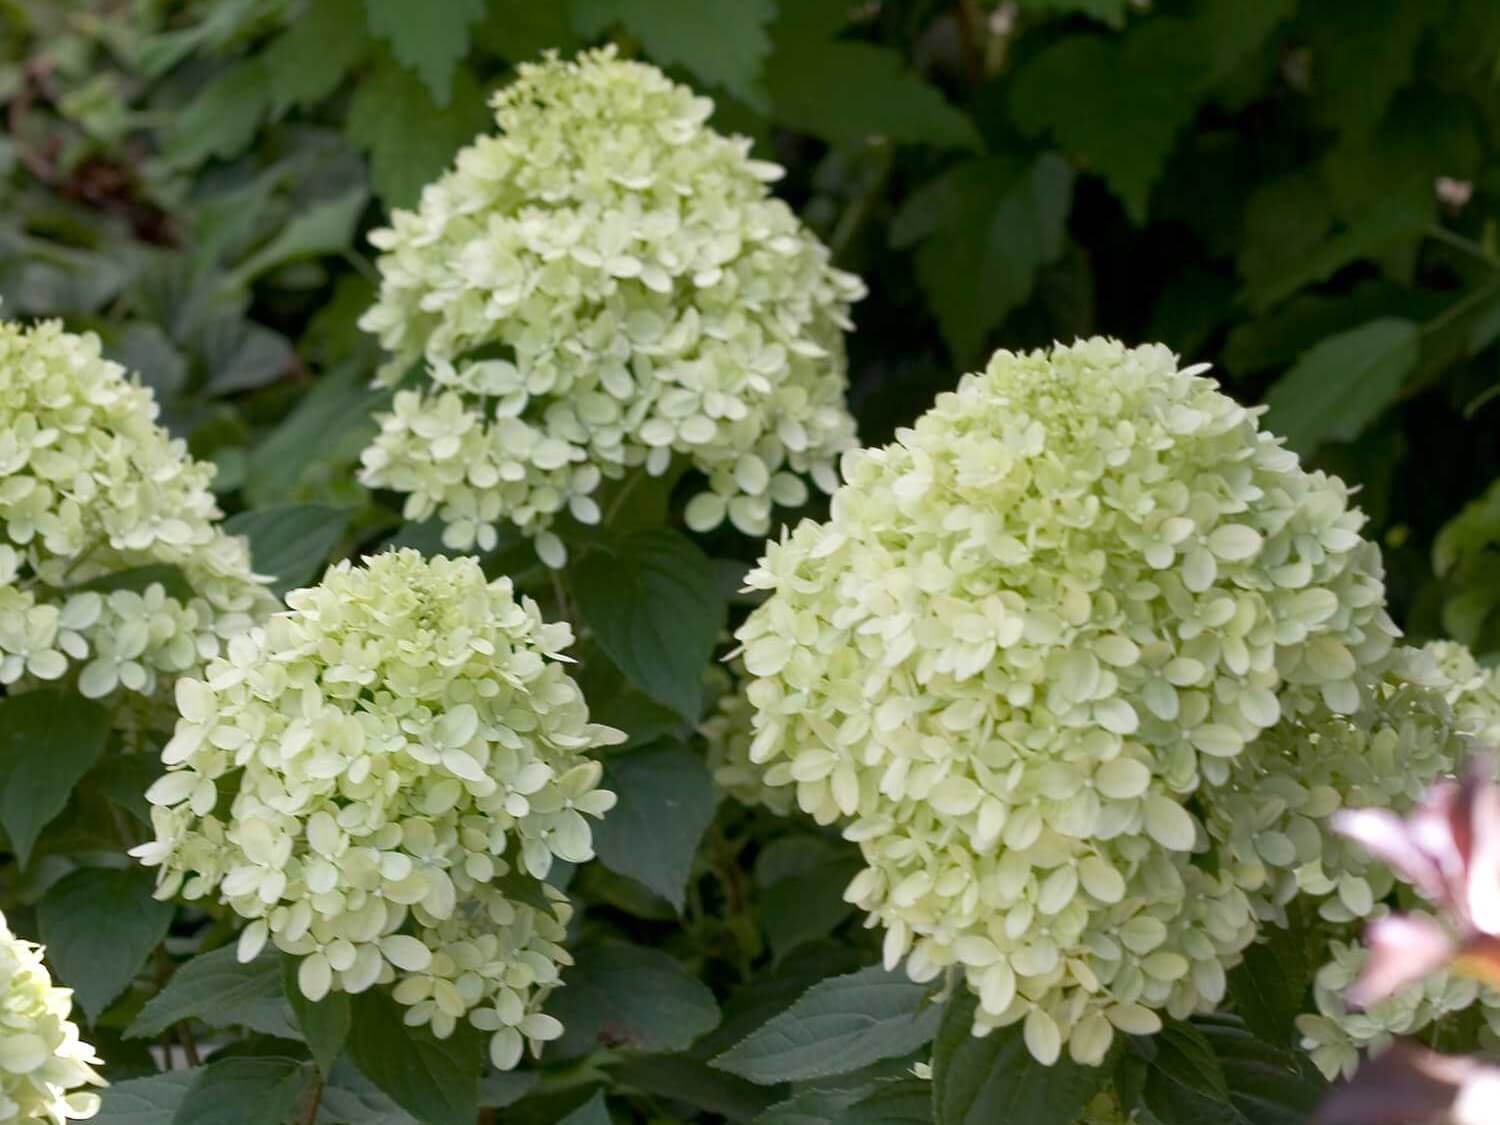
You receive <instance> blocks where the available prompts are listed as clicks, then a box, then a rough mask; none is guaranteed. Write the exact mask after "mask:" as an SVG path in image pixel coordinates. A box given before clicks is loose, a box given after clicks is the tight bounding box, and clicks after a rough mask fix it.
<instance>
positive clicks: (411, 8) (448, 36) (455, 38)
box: [365, 0, 484, 106]
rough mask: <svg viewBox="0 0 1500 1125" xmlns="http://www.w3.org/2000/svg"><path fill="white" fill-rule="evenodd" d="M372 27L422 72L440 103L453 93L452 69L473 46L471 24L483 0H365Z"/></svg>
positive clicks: (481, 6)
mask: <svg viewBox="0 0 1500 1125" xmlns="http://www.w3.org/2000/svg"><path fill="white" fill-rule="evenodd" d="M365 11H366V13H367V15H368V18H369V22H370V30H371V31H372V32H374V33H375V34H376V35H378V36H380V37H381V38H382V39H385V40H386V41H387V42H389V43H390V45H391V50H392V52H393V53H394V54H395V56H396V58H398V59H400V60H401V62H403V63H404V64H406V65H407V66H409V67H411V68H412V69H413V70H415V71H416V72H417V73H418V74H420V75H421V76H422V81H423V82H424V83H426V85H427V88H428V89H429V90H430V91H432V97H433V100H434V101H435V102H437V104H438V105H440V106H445V105H447V104H448V101H449V98H450V97H451V96H452V93H453V70H454V67H456V66H457V65H458V62H459V60H460V59H462V58H463V57H464V55H465V54H467V53H468V50H469V28H470V25H472V24H473V23H475V22H476V21H477V20H478V19H479V18H480V17H481V16H482V15H484V0H442V3H439V4H425V5H416V4H411V3H408V2H407V0H365Z"/></svg>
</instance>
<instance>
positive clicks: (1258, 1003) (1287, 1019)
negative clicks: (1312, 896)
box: [1229, 910, 1320, 1047]
mask: <svg viewBox="0 0 1500 1125" xmlns="http://www.w3.org/2000/svg"><path fill="white" fill-rule="evenodd" d="M1290 921H1291V922H1292V923H1293V924H1292V926H1291V928H1290V929H1282V928H1281V927H1279V926H1270V925H1265V926H1262V927H1261V930H1260V940H1259V941H1258V942H1256V944H1254V945H1252V946H1251V947H1250V948H1249V949H1247V950H1245V956H1244V960H1243V961H1242V962H1241V963H1240V964H1239V965H1238V966H1237V967H1236V968H1234V969H1233V970H1231V972H1230V973H1229V995H1230V997H1231V998H1232V999H1233V1001H1234V1010H1235V1012H1236V1013H1237V1014H1238V1015H1239V1017H1240V1018H1241V1019H1242V1020H1244V1021H1245V1026H1246V1027H1247V1028H1249V1029H1250V1031H1252V1032H1253V1033H1254V1034H1255V1035H1257V1036H1258V1037H1259V1038H1261V1039H1263V1040H1265V1041H1266V1042H1267V1043H1272V1044H1276V1045H1278V1046H1282V1047H1287V1046H1290V1045H1292V1044H1293V1043H1294V1042H1295V1041H1296V1027H1295V1024H1294V1023H1293V1021H1294V1020H1295V1019H1296V1018H1297V1016H1299V1015H1301V1014H1302V1013H1303V1012H1309V1011H1312V999H1311V995H1310V989H1311V987H1312V978H1313V974H1314V972H1315V971H1316V970H1317V968H1318V964H1317V957H1318V954H1319V951H1320V943H1319V942H1318V941H1317V940H1316V939H1317V935H1316V934H1315V933H1312V932H1310V931H1309V930H1308V929H1307V928H1306V927H1305V926H1304V925H1302V924H1300V923H1301V912H1300V911H1296V910H1294V911H1292V912H1291V918H1290Z"/></svg>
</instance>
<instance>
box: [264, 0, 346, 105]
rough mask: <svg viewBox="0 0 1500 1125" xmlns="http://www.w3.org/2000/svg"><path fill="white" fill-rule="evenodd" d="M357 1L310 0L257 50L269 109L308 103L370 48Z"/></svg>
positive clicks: (326, 92)
mask: <svg viewBox="0 0 1500 1125" xmlns="http://www.w3.org/2000/svg"><path fill="white" fill-rule="evenodd" d="M363 25H364V10H363V5H362V4H361V2H360V0H308V3H307V5H306V6H305V7H304V8H303V9H302V12H301V14H300V15H299V16H298V17H297V18H296V19H295V20H293V21H292V22H291V23H290V24H289V25H288V26H287V29H286V30H285V31H284V32H282V33H281V34H280V35H278V36H277V37H276V38H275V39H273V40H271V43H270V45H269V46H268V47H267V48H266V49H265V51H264V53H262V55H261V61H262V63H264V64H265V68H266V76H267V78H268V79H269V84H270V88H271V90H270V92H271V112H272V113H273V114H274V115H275V116H278V117H279V116H280V115H281V114H283V113H285V112H286V111H287V110H288V109H290V108H291V107H292V106H310V105H313V104H314V103H316V102H320V101H322V100H323V99H324V98H326V97H328V96H329V95H330V94H332V93H333V92H334V91H335V90H336V89H338V88H339V86H340V84H341V83H342V82H343V81H344V79H345V78H347V77H348V76H349V74H350V72H351V71H353V69H354V68H355V67H356V66H357V65H359V62H360V60H361V59H362V58H363V57H364V54H365V52H366V51H367V50H368V48H369V44H368V42H367V40H366V39H365V37H364V36H363V35H361V34H360V28H361V27H363Z"/></svg>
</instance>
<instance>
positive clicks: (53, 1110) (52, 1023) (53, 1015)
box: [0, 915, 105, 1125]
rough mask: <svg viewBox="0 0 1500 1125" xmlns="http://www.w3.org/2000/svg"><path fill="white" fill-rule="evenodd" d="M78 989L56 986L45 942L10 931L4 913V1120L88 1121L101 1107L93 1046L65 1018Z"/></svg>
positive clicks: (0, 933)
mask: <svg viewBox="0 0 1500 1125" xmlns="http://www.w3.org/2000/svg"><path fill="white" fill-rule="evenodd" d="M72 1011H73V993H72V990H70V989H66V988H55V987H53V984H52V977H51V975H50V974H49V973H48V972H47V966H46V965H45V964H43V963H42V947H41V946H39V945H36V944H34V943H33V942H29V941H22V940H21V939H20V938H18V937H16V936H15V935H14V934H13V933H11V932H10V926H9V925H8V924H7V923H6V921H5V916H4V915H0V1121H50V1122H52V1123H53V1125H63V1122H65V1121H83V1120H87V1119H88V1118H90V1117H93V1116H94V1115H95V1114H96V1113H98V1112H99V1104H100V1103H99V1095H98V1094H96V1093H94V1092H93V1091H91V1090H80V1089H79V1087H80V1086H103V1085H104V1084H105V1082H104V1079H103V1078H101V1077H100V1076H99V1074H98V1072H97V1071H95V1070H94V1066H96V1065H98V1064H99V1063H100V1062H101V1061H102V1060H100V1059H99V1058H98V1057H97V1056H96V1055H95V1054H94V1048H92V1047H90V1046H89V1045H88V1044H87V1043H85V1042H83V1040H82V1039H80V1038H79V1036H78V1028H77V1026H76V1025H75V1024H74V1023H73V1021H72V1020H71V1019H69V1018H68V1017H69V1016H70V1015H71V1014H72Z"/></svg>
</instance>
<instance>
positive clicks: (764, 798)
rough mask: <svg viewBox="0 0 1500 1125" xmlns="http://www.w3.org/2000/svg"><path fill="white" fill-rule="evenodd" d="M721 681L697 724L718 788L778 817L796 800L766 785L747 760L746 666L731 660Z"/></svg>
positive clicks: (751, 733) (750, 732) (785, 791)
mask: <svg viewBox="0 0 1500 1125" xmlns="http://www.w3.org/2000/svg"><path fill="white" fill-rule="evenodd" d="M724 679H725V682H724V683H723V684H721V686H722V687H723V691H722V692H721V693H720V695H719V698H718V700H717V701H716V702H715V703H714V708H713V710H712V712H710V713H709V715H708V717H707V718H705V719H704V720H703V721H702V722H701V723H700V724H699V725H698V733H699V734H701V735H703V739H704V741H705V742H706V743H707V744H708V768H709V770H710V771H711V772H712V773H713V777H714V784H715V785H716V786H718V788H719V791H720V792H722V793H724V794H726V795H727V796H729V797H731V798H733V799H734V800H736V801H738V802H739V803H740V804H742V805H748V806H751V807H754V806H756V805H761V806H763V807H765V808H767V809H769V810H770V811H771V812H773V813H776V814H777V815H778V816H786V815H788V814H789V813H790V812H791V811H792V809H793V808H794V806H795V804H796V802H795V801H794V800H793V794H792V791H791V790H790V789H787V788H785V787H782V786H775V785H767V784H766V781H765V777H764V774H763V771H762V770H761V768H760V767H759V766H758V765H756V764H755V763H754V762H752V761H751V760H750V741H751V739H752V738H753V737H754V735H755V732H754V730H753V728H752V726H751V715H752V713H753V709H752V708H751V706H750V700H749V699H747V698H746V697H745V669H744V667H743V666H742V665H741V664H740V663H739V662H738V661H735V662H733V665H732V667H731V669H730V672H729V674H728V675H727V676H725V677H724Z"/></svg>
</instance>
